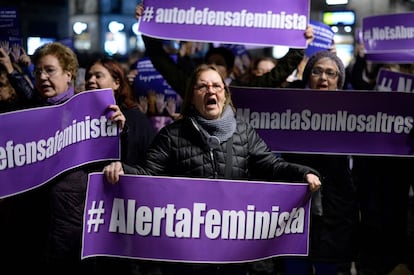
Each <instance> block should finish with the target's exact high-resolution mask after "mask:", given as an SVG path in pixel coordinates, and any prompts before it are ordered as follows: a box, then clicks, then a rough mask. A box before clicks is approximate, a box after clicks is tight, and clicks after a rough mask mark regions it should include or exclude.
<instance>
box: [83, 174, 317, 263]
mask: <svg viewBox="0 0 414 275" xmlns="http://www.w3.org/2000/svg"><path fill="white" fill-rule="evenodd" d="M308 192H309V191H308V185H307V184H305V183H276V182H254V181H233V180H232V181H230V180H209V179H195V178H172V177H150V176H136V175H125V176H121V179H120V181H119V182H118V183H117V184H109V183H108V182H106V180H105V179H104V175H103V174H102V173H93V174H90V175H89V183H88V190H87V199H86V205H85V213H84V223H83V224H84V231H83V250H82V258H87V257H92V256H104V255H107V256H118V257H127V258H136V259H147V260H162V261H175V262H192V263H235V262H248V261H254V260H259V259H264V258H269V257H274V256H279V255H280V256H281V255H300V256H305V255H307V254H308V249H309V218H310V216H309V213H310V193H308Z"/></svg>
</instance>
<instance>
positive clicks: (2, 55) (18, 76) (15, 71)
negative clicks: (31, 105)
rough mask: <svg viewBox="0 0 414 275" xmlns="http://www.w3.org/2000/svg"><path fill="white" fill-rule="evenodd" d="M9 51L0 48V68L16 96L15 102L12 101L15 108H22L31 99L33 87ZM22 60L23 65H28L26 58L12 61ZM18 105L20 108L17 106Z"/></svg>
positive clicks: (28, 60) (22, 57)
mask: <svg viewBox="0 0 414 275" xmlns="http://www.w3.org/2000/svg"><path fill="white" fill-rule="evenodd" d="M9 52H10V49H7V48H4V47H0V66H1V67H2V70H4V72H5V73H6V76H7V79H8V82H9V83H10V85H11V86H12V87H13V89H14V90H15V92H16V94H17V98H16V100H17V101H14V104H15V108H16V109H19V108H24V107H25V104H27V102H26V101H29V100H31V99H33V97H34V86H33V83H32V82H31V80H30V78H29V77H28V75H27V74H25V73H24V71H23V69H22V67H21V66H20V65H19V64H18V63H16V62H15V61H13V60H12V59H11V57H10V56H11V54H10V53H9ZM16 58H17V59H18V60H24V61H23V62H21V63H23V65H25V64H26V65H27V62H29V63H30V58H29V57H28V56H21V57H20V58H18V57H16V56H15V57H14V59H16ZM17 104H20V106H17Z"/></svg>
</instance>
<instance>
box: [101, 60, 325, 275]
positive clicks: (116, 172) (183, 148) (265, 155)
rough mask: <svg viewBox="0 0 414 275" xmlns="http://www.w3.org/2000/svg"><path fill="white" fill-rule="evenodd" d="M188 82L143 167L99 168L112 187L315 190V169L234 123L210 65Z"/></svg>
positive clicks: (225, 269)
mask: <svg viewBox="0 0 414 275" xmlns="http://www.w3.org/2000/svg"><path fill="white" fill-rule="evenodd" d="M189 83H190V85H189V86H188V87H187V90H186V94H185V98H184V102H183V106H182V112H181V116H182V117H181V119H179V120H176V121H175V122H174V123H172V124H170V125H167V126H165V127H164V128H162V129H161V130H160V132H159V133H158V134H157V135H156V137H155V139H154V142H153V143H152V145H151V146H150V148H149V149H148V151H147V155H146V162H145V164H144V166H135V167H130V166H128V165H125V164H122V163H121V162H113V163H111V164H110V165H108V166H106V167H105V168H104V173H105V175H106V177H107V180H108V181H109V182H111V183H116V182H118V180H119V176H120V175H122V174H124V173H128V174H149V175H157V176H183V177H200V178H220V179H246V180H247V179H249V178H255V179H262V180H291V181H301V182H307V183H308V184H309V188H310V190H311V191H316V190H318V189H319V187H320V185H321V182H320V180H319V177H318V173H317V172H316V171H315V170H313V169H311V168H309V167H307V166H302V165H297V164H293V163H288V162H286V161H284V160H283V159H281V158H278V157H277V156H276V155H275V154H274V153H272V152H271V151H270V150H269V147H268V146H267V145H266V143H265V142H264V141H263V140H262V139H261V138H260V137H259V135H258V134H257V133H256V132H255V130H254V129H253V127H252V126H251V125H250V124H248V123H247V122H244V121H241V120H237V119H236V117H235V112H234V107H233V103H232V100H231V96H230V90H229V88H228V86H227V85H225V80H224V79H223V77H222V76H221V75H220V73H219V72H218V71H217V69H216V67H215V66H212V65H205V64H203V65H200V66H199V67H197V68H196V70H195V72H194V74H193V75H192V77H191V79H190V82H189ZM227 147H229V148H230V150H228V148H227ZM228 152H231V155H229V154H230V153H228ZM227 159H230V162H231V164H229V162H228V160H227ZM166 268H167V269H168V272H169V273H168V274H247V272H246V271H247V269H246V267H245V266H243V265H224V266H220V267H218V266H217V265H212V264H211V265H208V264H206V265H205V266H203V271H201V270H200V267H197V268H196V269H194V270H192V266H191V265H188V266H186V265H184V264H178V263H177V264H169V265H168V266H167V267H166ZM204 268H205V269H204ZM174 270H175V271H177V272H174ZM178 270H179V271H178ZM204 271H205V272H204ZM200 272H202V273H200Z"/></svg>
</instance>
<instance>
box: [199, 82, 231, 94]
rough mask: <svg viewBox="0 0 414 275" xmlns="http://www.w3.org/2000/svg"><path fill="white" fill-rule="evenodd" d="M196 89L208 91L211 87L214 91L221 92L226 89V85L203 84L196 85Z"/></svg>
mask: <svg viewBox="0 0 414 275" xmlns="http://www.w3.org/2000/svg"><path fill="white" fill-rule="evenodd" d="M194 89H195V90H197V91H199V92H203V93H207V92H208V91H210V89H211V90H212V91H213V92H215V93H218V92H221V91H222V90H223V89H224V87H223V86H222V85H220V84H218V83H213V84H201V85H198V86H195V87H194Z"/></svg>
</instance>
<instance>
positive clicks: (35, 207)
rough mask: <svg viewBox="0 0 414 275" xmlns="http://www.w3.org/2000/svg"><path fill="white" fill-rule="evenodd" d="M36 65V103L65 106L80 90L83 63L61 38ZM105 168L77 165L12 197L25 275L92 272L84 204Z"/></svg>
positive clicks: (39, 54)
mask: <svg viewBox="0 0 414 275" xmlns="http://www.w3.org/2000/svg"><path fill="white" fill-rule="evenodd" d="M33 63H34V75H35V84H36V85H35V86H36V90H37V93H36V95H37V96H38V97H36V98H35V99H34V100H33V107H37V106H51V105H56V104H60V103H63V102H65V101H66V100H68V99H70V98H71V97H72V96H73V95H74V94H75V93H74V80H75V76H76V72H77V69H78V61H77V58H76V55H75V53H74V52H73V51H72V50H71V49H70V48H68V47H66V46H64V45H62V44H60V43H57V42H55V43H48V44H45V45H43V46H41V47H39V48H38V49H37V50H36V51H35V53H34V55H33ZM108 108H109V109H110V110H111V111H113V114H112V115H111V117H110V119H111V120H113V121H115V122H117V123H119V125H120V127H121V128H122V127H123V126H124V124H125V117H124V116H123V114H122V112H121V111H120V109H119V107H118V106H117V105H110V106H108ZM50 119H53V118H52V117H51V118H50ZM102 166H103V164H99V163H98V164H86V165H83V166H80V167H77V168H74V169H72V170H69V171H66V172H63V173H62V174H60V175H59V176H57V177H55V178H54V179H52V180H50V181H49V182H48V183H46V184H44V185H43V186H41V187H38V188H36V189H33V190H30V191H26V192H24V193H22V194H20V195H16V196H13V197H12V198H15V197H16V198H17V201H18V202H19V205H18V207H19V210H20V212H18V213H16V214H17V215H18V217H19V218H20V219H21V223H23V224H17V225H16V229H18V232H16V234H19V235H17V236H18V237H17V236H16V238H19V239H18V241H19V242H20V241H21V240H20V238H21V239H22V240H23V241H24V242H23V243H24V245H23V244H22V246H21V247H19V248H20V250H21V255H19V256H20V257H21V259H24V260H25V262H22V264H21V266H19V267H17V268H18V269H20V268H21V269H23V270H25V272H23V273H22V274H24V273H33V272H35V271H40V272H41V273H50V274H92V273H91V272H92V270H93V268H94V265H93V263H92V260H83V261H81V245H82V238H81V236H82V228H83V208H84V203H85V196H86V186H87V181H88V174H89V173H90V172H94V171H99V170H102ZM23 217H24V218H23ZM22 229H24V230H25V232H24V234H23V233H22V232H20V231H21V230H22ZM14 256H16V259H19V256H18V255H14ZM26 261H27V263H26ZM26 264H28V265H26Z"/></svg>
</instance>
